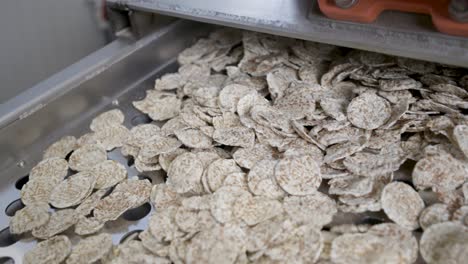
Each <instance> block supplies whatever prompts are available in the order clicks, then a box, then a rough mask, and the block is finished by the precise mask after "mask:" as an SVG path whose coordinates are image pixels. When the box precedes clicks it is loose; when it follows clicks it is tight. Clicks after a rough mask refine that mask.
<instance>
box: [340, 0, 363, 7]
mask: <svg viewBox="0 0 468 264" xmlns="http://www.w3.org/2000/svg"><path fill="white" fill-rule="evenodd" d="M358 1H359V0H335V5H336V6H337V7H339V8H342V9H348V8H351V7H353V6H355V5H356V4H357V2H358Z"/></svg>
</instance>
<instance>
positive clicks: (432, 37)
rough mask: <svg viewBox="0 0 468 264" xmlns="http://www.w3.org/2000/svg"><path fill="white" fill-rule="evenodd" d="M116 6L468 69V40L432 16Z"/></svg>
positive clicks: (257, 6) (240, 4)
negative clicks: (344, 16)
mask: <svg viewBox="0 0 468 264" xmlns="http://www.w3.org/2000/svg"><path fill="white" fill-rule="evenodd" d="M108 3H109V4H110V5H116V6H124V7H127V8H130V9H133V10H141V11H148V12H155V13H161V14H166V15H171V16H177V17H182V18H187V19H192V20H197V21H203V22H209V23H214V24H221V25H226V26H232V27H239V28H244V29H250V30H255V31H261V32H266V33H271V34H277V35H282V36H288V37H294V38H301V39H307V40H313V41H319V42H325V43H330V44H335V45H340V46H345V47H351V48H357V49H365V50H370V51H376V52H382V53H387V54H391V55H397V56H405V57H411V58H416V59H422V60H429V61H436V62H440V63H446V64H453V65H458V66H462V67H468V39H467V38H462V37H456V36H449V35H444V34H441V33H439V32H437V31H435V30H434V28H433V26H432V24H431V21H430V18H429V17H428V16H423V15H416V14H406V13H400V12H384V13H383V14H382V15H381V16H380V17H379V19H378V20H377V21H375V23H373V24H359V23H352V22H343V21H336V20H331V19H328V18H326V17H325V16H323V15H322V14H321V12H320V10H319V9H318V6H317V3H316V2H315V1H312V0H294V1H293V0H268V1H266V0H236V1H216V0H191V1H186V0H141V1H138V0H137V1H136V0H123V1H122V0H108Z"/></svg>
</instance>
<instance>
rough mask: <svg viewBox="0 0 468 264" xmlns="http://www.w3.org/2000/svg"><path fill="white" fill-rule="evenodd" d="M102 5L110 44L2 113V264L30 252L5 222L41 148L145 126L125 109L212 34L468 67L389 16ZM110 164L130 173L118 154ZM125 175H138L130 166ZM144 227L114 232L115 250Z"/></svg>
mask: <svg viewBox="0 0 468 264" xmlns="http://www.w3.org/2000/svg"><path fill="white" fill-rule="evenodd" d="M336 2H339V1H336ZM106 3H107V16H108V17H109V19H110V20H111V22H112V25H113V26H114V30H115V34H116V36H117V37H116V40H115V41H114V42H112V43H110V44H109V45H107V46H106V47H104V48H102V49H100V50H98V51H96V52H94V53H92V54H90V55H89V56H87V57H85V58H84V59H82V60H80V61H78V62H77V63H75V64H73V65H71V66H69V67H67V68H65V69H63V70H62V71H60V72H59V73H57V74H55V75H53V76H51V77H50V78H48V79H46V80H45V81H43V82H41V83H39V84H37V85H35V86H34V87H31V88H30V89H28V90H26V91H24V92H22V93H20V94H17V95H16V96H15V97H13V98H12V99H11V100H9V101H6V102H4V103H2V104H0V188H1V190H0V201H1V205H2V206H1V208H2V210H3V211H2V212H0V229H1V231H0V263H2V261H4V262H5V261H12V260H13V261H14V263H21V258H22V255H23V254H24V252H25V251H26V250H28V249H30V248H31V247H32V246H33V245H34V243H35V242H33V241H32V240H20V241H18V238H17V237H14V236H12V235H11V234H10V233H9V231H8V222H9V218H10V216H11V215H12V213H14V211H15V210H16V209H17V208H21V202H20V200H19V197H20V191H19V190H20V189H21V186H22V184H24V182H26V181H27V175H28V172H29V170H30V169H31V167H32V166H34V165H35V163H37V162H38V161H39V160H40V158H41V155H42V151H43V150H44V149H45V147H46V146H48V145H49V144H51V143H52V142H54V141H56V140H57V139H59V138H60V137H62V136H64V135H74V136H79V134H82V133H84V132H86V130H87V129H88V124H89V122H90V121H91V119H92V118H93V117H94V116H95V115H96V114H97V113H99V112H102V111H104V110H107V109H110V108H113V107H115V106H118V107H119V108H120V109H122V110H123V111H124V112H125V115H126V118H125V122H126V125H135V124H139V123H141V122H142V119H144V116H142V115H141V113H139V112H138V111H137V110H136V109H135V108H133V106H132V105H131V102H132V101H135V100H136V99H141V98H143V97H144V95H145V90H147V89H149V88H151V87H152V85H153V82H154V80H155V78H157V77H158V76H161V75H162V74H164V73H167V72H170V71H174V70H175V69H177V63H176V55H177V54H178V53H179V52H180V51H182V50H183V49H184V48H185V47H187V46H188V45H190V44H193V43H194V40H195V39H196V38H197V37H200V36H205V35H207V34H208V32H210V30H212V29H213V27H214V24H218V25H224V26H230V27H238V28H242V29H249V30H254V31H260V32H266V33H270V34H277V35H281V36H287V37H292V38H300V39H306V40H312V41H318V42H324V43H329V44H334V45H339V46H345V47H350V48H357V49H365V50H370V51H375V52H381V53H386V54H391V55H398V56H406V57H411V58H416V59H422V60H430V61H435V62H439V63H444V64H451V65H456V66H462V67H468V38H466V37H462V36H455V35H448V34H444V33H440V32H438V31H437V30H435V28H434V27H433V25H432V23H431V20H430V18H429V17H427V16H424V15H418V14H410V13H401V12H395V11H389V12H384V13H382V14H381V15H380V16H379V17H378V19H377V20H376V21H374V22H373V23H370V24H362V23H356V22H347V21H338V20H334V19H330V18H327V17H326V16H324V15H323V14H322V12H321V11H320V9H319V6H318V4H317V2H316V1H311V0H269V1H265V0H236V1H214V0H192V1H187V0H128V1H121V0H108V1H107V2H106ZM465 25H466V27H468V24H465ZM109 155H110V156H111V157H112V158H113V159H116V160H119V161H122V162H123V163H125V164H127V162H126V161H125V157H123V156H122V155H121V154H120V153H119V152H118V151H114V152H111V153H110V154H109ZM127 169H128V170H129V174H132V173H133V175H137V172H136V170H135V169H134V168H133V167H132V166H131V164H128V166H127ZM145 221H147V219H146V218H142V219H141V220H138V221H132V222H131V223H125V224H122V225H120V226H119V225H118V224H117V226H116V227H115V230H113V233H114V237H113V238H114V242H115V243H117V242H118V241H119V240H120V239H121V238H122V237H123V236H124V235H125V234H127V233H128V232H130V231H132V230H138V229H141V228H142V227H143V226H146V222H145ZM6 263H8V262H6ZM10 263H11V262H10Z"/></svg>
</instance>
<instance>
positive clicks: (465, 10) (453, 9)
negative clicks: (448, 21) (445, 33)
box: [448, 0, 468, 23]
mask: <svg viewBox="0 0 468 264" xmlns="http://www.w3.org/2000/svg"><path fill="white" fill-rule="evenodd" d="M448 11H449V14H450V17H451V18H452V19H454V20H456V21H458V22H461V23H466V22H468V0H452V1H450V5H449V7H448Z"/></svg>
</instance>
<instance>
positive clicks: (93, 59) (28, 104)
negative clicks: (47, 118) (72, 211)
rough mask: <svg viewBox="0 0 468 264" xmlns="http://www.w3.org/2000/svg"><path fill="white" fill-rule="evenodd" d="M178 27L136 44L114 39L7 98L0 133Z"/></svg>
mask: <svg viewBox="0 0 468 264" xmlns="http://www.w3.org/2000/svg"><path fill="white" fill-rule="evenodd" d="M181 23H185V22H184V21H176V22H174V23H172V24H171V25H168V26H167V27H164V28H162V29H160V30H158V31H157V32H155V33H153V34H148V35H147V36H146V37H143V38H141V39H139V40H137V41H135V40H133V39H129V38H119V39H116V40H115V41H113V42H111V43H110V44H108V45H106V46H105V47H103V48H101V49H99V50H97V51H95V52H93V53H91V54H90V55H88V56H86V57H85V58H83V59H81V60H79V61H78V62H76V63H74V64H72V65H70V66H68V67H66V68H65V69H63V70H61V71H60V72H57V73H56V74H54V75H52V76H51V77H49V78H47V79H45V80H43V81H41V82H40V83H38V84H36V85H34V86H32V87H31V88H29V89H27V90H26V91H24V92H22V93H20V94H18V95H17V96H15V97H13V98H11V99H10V100H8V101H6V102H5V103H3V104H1V105H0V130H1V129H3V128H5V127H7V126H8V125H10V124H11V123H13V122H15V121H17V120H21V119H23V118H26V117H28V116H29V115H31V114H33V113H35V112H36V111H38V110H40V109H41V108H43V107H45V106H46V105H47V104H48V103H50V102H52V101H53V100H55V99H57V98H59V97H60V96H62V95H64V94H66V93H67V92H69V91H70V90H72V89H74V88H76V87H78V86H79V85H80V83H82V82H85V81H87V80H89V79H92V78H93V77H94V76H96V75H98V74H99V73H101V72H102V71H105V70H106V69H107V68H109V67H111V66H112V65H113V64H115V63H117V62H118V61H119V60H120V59H122V58H125V57H127V56H129V54H131V53H132V52H134V51H136V50H138V49H139V47H142V46H145V45H146V44H148V43H150V42H152V41H153V40H154V39H157V38H159V37H160V36H161V35H163V34H165V33H166V32H168V31H170V30H171V29H172V28H174V27H177V26H178V25H179V24H181Z"/></svg>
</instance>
